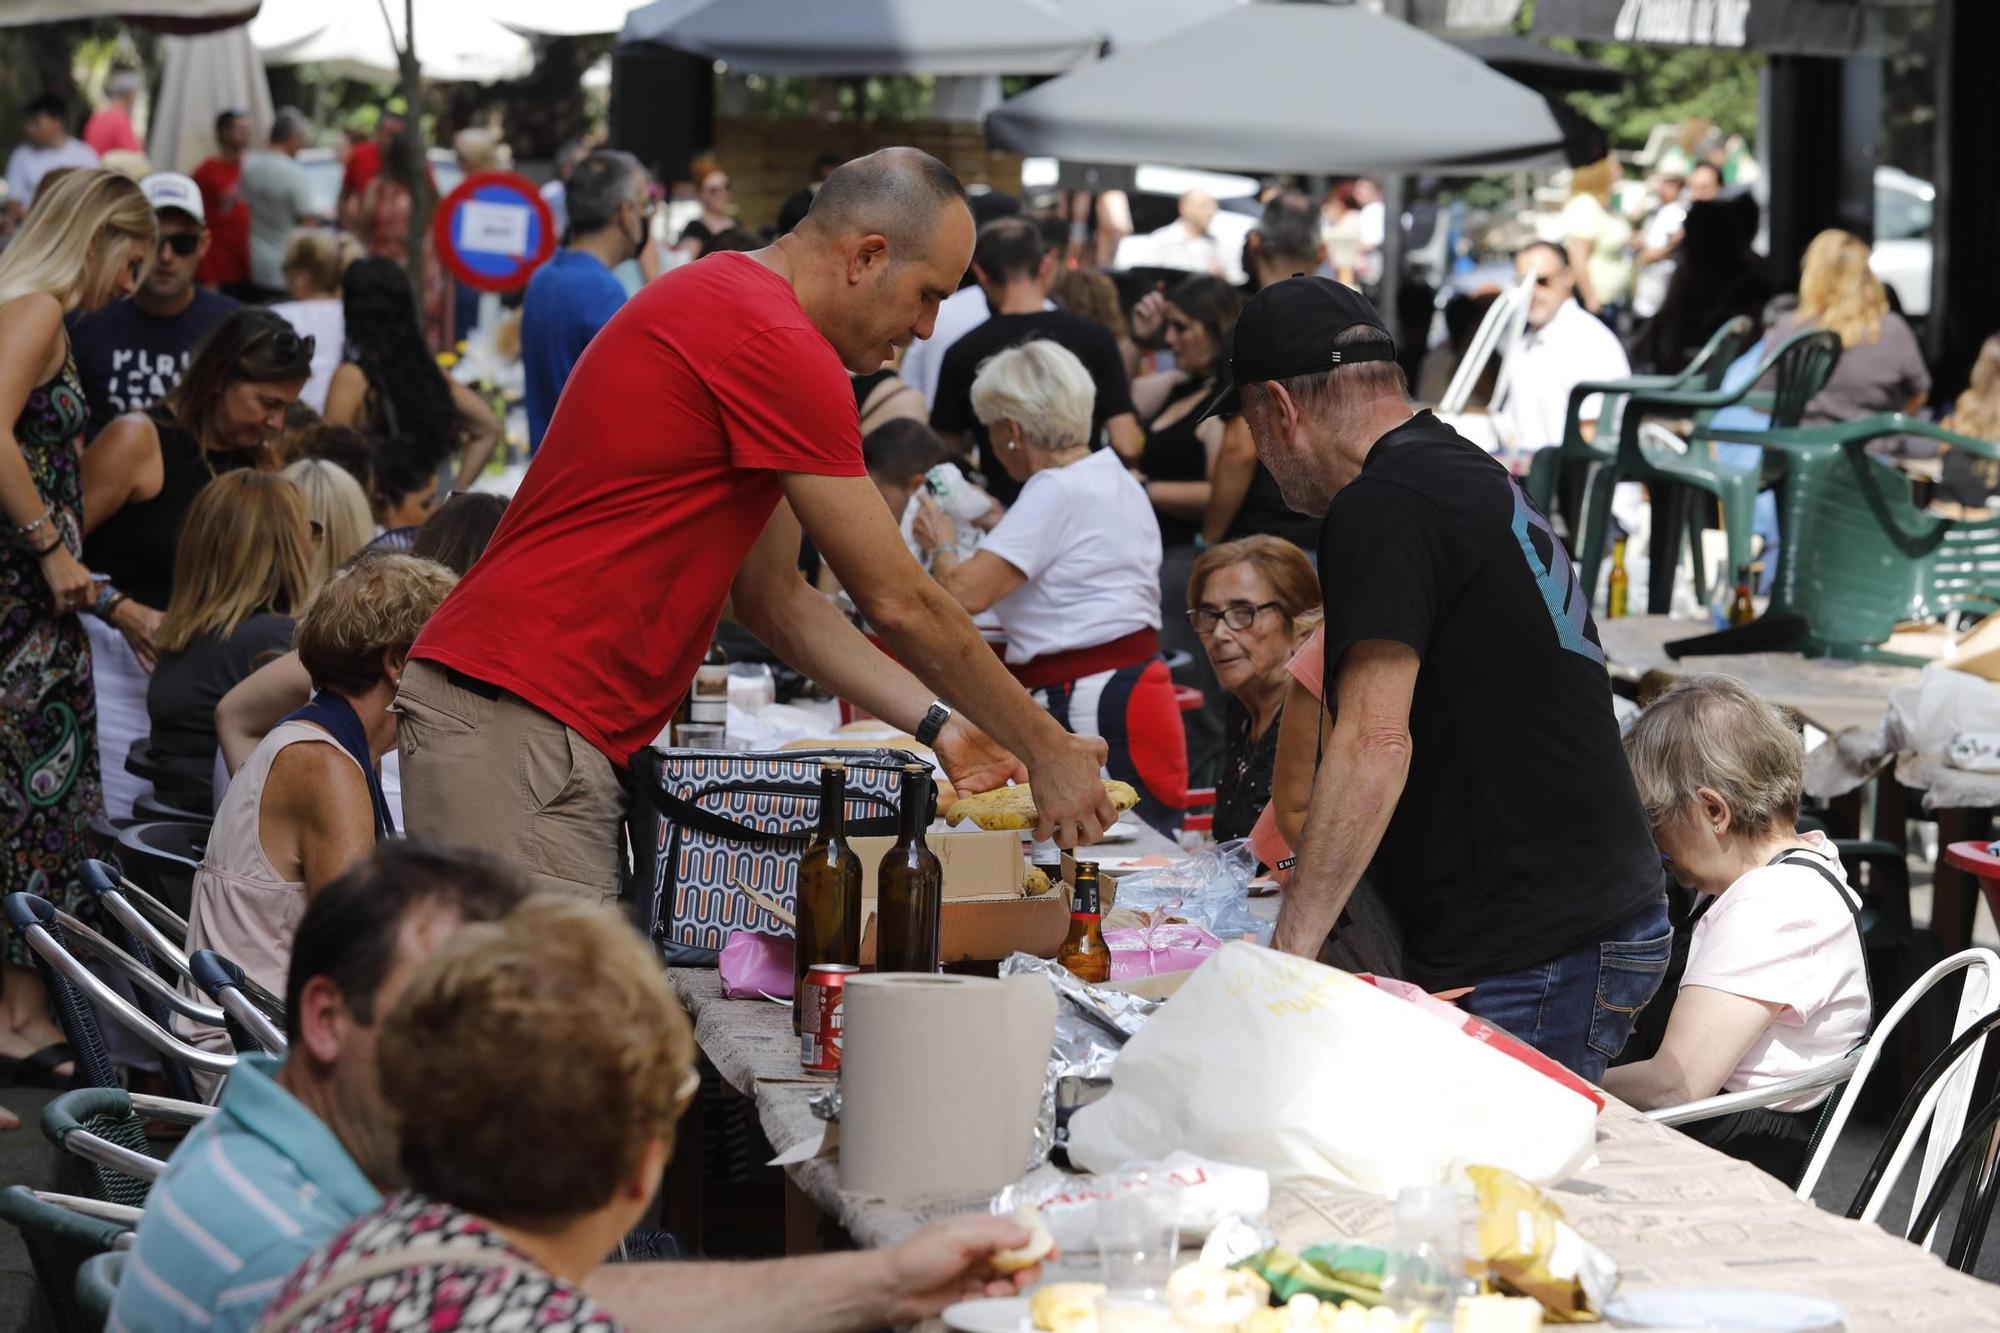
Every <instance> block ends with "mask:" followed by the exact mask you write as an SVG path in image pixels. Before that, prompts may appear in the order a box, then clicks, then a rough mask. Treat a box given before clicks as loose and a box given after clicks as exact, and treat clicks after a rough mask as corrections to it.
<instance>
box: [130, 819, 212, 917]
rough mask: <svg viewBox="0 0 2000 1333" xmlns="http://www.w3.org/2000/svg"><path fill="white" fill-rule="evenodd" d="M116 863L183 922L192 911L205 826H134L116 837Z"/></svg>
mask: <svg viewBox="0 0 2000 1333" xmlns="http://www.w3.org/2000/svg"><path fill="white" fill-rule="evenodd" d="M118 846H119V848H120V849H121V855H120V856H119V861H120V863H121V864H122V865H123V866H124V867H125V870H126V872H127V873H128V874H129V875H130V876H131V877H132V878H133V879H134V880H136V881H137V882H138V884H139V886H140V887H141V888H143V889H145V890H146V891H147V892H148V893H150V894H152V895H153V896H154V897H155V898H158V899H159V900H160V901H161V902H163V903H165V904H166V905H167V906H168V907H170V908H172V909H173V910H174V911H175V912H176V913H177V914H179V915H180V916H181V917H182V918H183V919H185V918H187V917H188V916H190V915H192V914H193V911H194V872H195V871H197V870H199V869H200V868H201V858H202V856H203V855H204V854H205V853H206V852H207V850H208V825H206V824H194V823H187V822H174V823H153V824H134V825H132V826H131V827H130V828H126V829H122V830H120V831H119V834H118Z"/></svg>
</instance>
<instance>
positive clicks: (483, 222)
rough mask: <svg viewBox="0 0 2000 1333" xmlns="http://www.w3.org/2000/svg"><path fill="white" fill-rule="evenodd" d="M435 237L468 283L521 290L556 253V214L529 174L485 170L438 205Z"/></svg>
mask: <svg viewBox="0 0 2000 1333" xmlns="http://www.w3.org/2000/svg"><path fill="white" fill-rule="evenodd" d="M432 237H433V239H434V240H435V241H436V243H437V252H438V258H439V259H441V260H443V261H444V266H445V268H446V270H447V271H449V272H450V273H451V275H452V276H453V277H455V278H457V279H458V280H459V281H460V282H462V283H464V284H465V285H466V286H468V287H473V288H476V289H477V290H479V291H482V292H511V291H518V290H519V289H520V288H522V287H525V286H527V284H528V279H529V278H530V277H532V276H533V275H534V272H535V270H536V269H538V268H540V267H541V266H542V265H543V264H544V263H546V262H548V258H549V256H550V255H552V254H554V253H555V250H556V219H555V214H554V213H552V212H550V211H549V206H548V202H547V201H546V200H544V199H543V198H542V194H541V191H540V190H538V189H536V188H535V184H534V182H533V181H531V180H529V179H528V178H527V177H526V176H522V175H518V174H516V173H515V172H512V171H481V172H476V173H474V174H473V175H471V176H468V177H466V178H465V179H464V180H463V181H461V182H460V183H459V185H458V188H457V189H455V190H453V191H452V192H451V193H450V194H448V195H446V196H445V198H444V200H443V202H442V203H440V204H439V205H438V211H437V218H436V220H435V221H434V222H433V223H432Z"/></svg>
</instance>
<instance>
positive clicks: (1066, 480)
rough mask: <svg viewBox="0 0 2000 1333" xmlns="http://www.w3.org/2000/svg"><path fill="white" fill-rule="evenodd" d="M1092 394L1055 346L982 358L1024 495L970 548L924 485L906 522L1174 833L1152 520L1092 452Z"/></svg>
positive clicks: (1040, 690) (1041, 691) (1046, 692)
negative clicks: (967, 552)
mask: <svg viewBox="0 0 2000 1333" xmlns="http://www.w3.org/2000/svg"><path fill="white" fill-rule="evenodd" d="M1096 392H1097V390H1096V386H1095V385H1094V384H1093V383H1092V382H1091V378H1090V372H1089V371H1087V370H1085V369H1084V367H1083V363H1082V362H1081V361H1079V360H1077V358H1076V355H1075V353H1073V352H1071V351H1069V350H1068V349H1067V348H1065V347H1061V346H1058V345H1057V344H1055V343H1052V342H1047V341H1043V340H1037V341H1034V342H1029V343H1024V344H1023V345H1021V346H1019V347H1014V348H1009V349H1008V350H1007V351H1004V352H1001V353H1000V354H999V355H997V356H995V357H992V358H991V359H989V360H988V361H987V362H986V363H985V365H983V366H981V367H980V370H979V375H978V378H976V379H975V380H973V382H972V410H973V412H974V414H975V415H977V416H978V418H979V420H980V422H981V423H982V424H984V425H985V427H986V430H987V438H988V439H989V440H990V441H991V442H992V446H993V450H994V453H995V455H996V456H997V457H998V458H999V460H1000V464H1001V466H1002V467H1004V468H1005V469H1006V470H1007V475H1008V476H1010V477H1012V478H1014V479H1015V480H1016V481H1019V482H1021V483H1022V487H1021V494H1020V497H1019V498H1018V499H1016V500H1015V502H1014V506H1013V508H1011V509H1009V510H1008V511H1007V513H1006V516H1005V517H1003V518H1002V519H1001V520H1000V522H999V523H998V524H996V525H995V526H994V528H993V530H992V532H990V533H988V534H987V535H986V538H985V540H984V541H983V542H982V543H981V544H980V547H979V549H978V550H977V551H975V552H973V554H972V555H971V556H969V557H965V558H960V556H959V553H958V525H957V523H956V521H955V520H953V519H952V518H951V517H950V516H949V515H948V514H946V513H945V512H944V511H943V510H942V509H940V508H939V507H938V506H937V504H936V503H935V502H933V501H932V500H931V498H930V497H929V496H928V495H925V496H924V497H923V499H922V501H921V503H920V506H919V508H918V513H917V518H916V520H915V523H914V524H913V525H912V531H913V533H914V535H915V536H916V538H917V542H918V544H919V545H920V546H922V547H923V548H924V549H925V551H926V552H927V553H928V556H927V558H928V560H929V562H930V567H931V573H932V574H933V575H934V576H936V578H937V580H938V582H939V583H941V584H943V585H944V588H945V590H946V591H947V592H949V593H950V594H951V595H952V596H953V597H954V598H956V599H957V601H958V603H959V605H960V606H963V607H964V608H965V609H966V610H967V611H969V612H970V613H972V614H973V615H978V614H980V613H981V612H983V611H987V610H991V611H992V612H993V614H994V616H995V617H996V618H997V619H998V620H999V622H1000V628H1001V631H1002V633H1003V634H1004V635H1005V637H1006V641H1007V648H1006V658H1007V665H1008V668H1009V669H1010V670H1012V671H1013V673H1014V676H1015V678H1016V679H1018V680H1019V681H1020V682H1021V684H1023V685H1024V686H1026V687H1027V688H1028V690H1029V691H1030V692H1031V693H1033V694H1034V696H1035V697H1036V699H1037V700H1038V701H1039V702H1040V703H1041V704H1042V706H1043V707H1045V708H1047V709H1048V710H1049V712H1050V713H1052V714H1054V715H1055V718H1056V720H1057V721H1059V722H1061V723H1062V724H1063V725H1064V726H1066V727H1068V728H1069V730H1070V731H1071V732H1072V733H1074V734H1076V735H1079V736H1099V737H1102V738H1103V739H1104V741H1105V743H1106V744H1107V745H1108V746H1109V748H1110V758H1109V759H1108V760H1107V762H1106V769H1107V771H1108V772H1109V774H1110V776H1111V777H1113V778H1117V779H1119V780H1121V781H1124V782H1129V783H1131V784H1132V785H1133V786H1134V787H1136V788H1137V789H1138V791H1139V817H1140V818H1141V819H1144V820H1145V821H1146V822H1147V823H1149V824H1151V825H1153V826H1154V827H1155V828H1160V829H1171V828H1173V827H1175V826H1176V825H1177V824H1178V822H1179V811H1180V810H1181V808H1182V807H1183V806H1184V805H1185V804H1186V800H1187V741H1186V736H1185V733H1184V732H1183V731H1182V728H1181V719H1180V709H1179V706H1178V704H1177V702H1176V700H1175V698H1174V688H1173V680H1172V678H1171V677H1170V676H1169V675H1168V674H1167V665H1166V662H1165V660H1164V659H1162V658H1161V656H1160V525H1159V521H1158V520H1157V519H1156V518H1155V517H1154V516H1153V506H1152V505H1151V503H1149V502H1148V501H1147V499H1146V492H1145V490H1144V488H1142V487H1141V486H1140V484H1139V482H1138V481H1137V480H1136V479H1135V478H1134V477H1133V476H1132V474H1131V473H1130V472H1128V471H1127V470H1126V468H1125V464H1124V462H1123V460H1121V459H1120V458H1119V457H1118V455H1117V454H1116V453H1115V452H1114V451H1112V450H1109V449H1106V450H1102V451H1100V452H1097V453H1092V452H1091V449H1090V433H1091V432H1090V412H1091V405H1092V402H1093V400H1094V398H1095V396H1096Z"/></svg>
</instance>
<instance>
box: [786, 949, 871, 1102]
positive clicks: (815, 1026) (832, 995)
mask: <svg viewBox="0 0 2000 1333" xmlns="http://www.w3.org/2000/svg"><path fill="white" fill-rule="evenodd" d="M860 970H861V969H860V968H858V967H856V966H854V965H853V964H852V963H814V964H813V965H812V967H811V968H809V969H808V970H807V971H806V980H805V987H804V989H803V991H802V992H801V994H800V995H799V996H798V1004H799V1065H800V1067H801V1068H803V1069H804V1070H805V1071H806V1072H807V1073H808V1074H817V1075H819V1076H821V1077H824V1078H832V1077H833V1076H834V1075H835V1074H838V1073H839V1072H840V1029H841V1012H840V1011H841V1007H842V1006H841V1000H842V999H843V998H844V997H845V996H846V994H847V979H848V978H849V977H850V976H853V975H854V974H855V973H857V972H859V971H860Z"/></svg>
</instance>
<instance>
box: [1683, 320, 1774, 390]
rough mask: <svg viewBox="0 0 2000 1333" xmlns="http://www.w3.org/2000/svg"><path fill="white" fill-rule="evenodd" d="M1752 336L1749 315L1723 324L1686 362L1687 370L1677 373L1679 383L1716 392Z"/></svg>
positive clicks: (1753, 330)
mask: <svg viewBox="0 0 2000 1333" xmlns="http://www.w3.org/2000/svg"><path fill="white" fill-rule="evenodd" d="M1756 336H1757V326H1756V324H1755V323H1754V322H1753V321H1752V320H1751V318H1750V316H1748V315H1738V316H1736V317H1735V318H1734V319H1731V320H1729V321H1727V322H1726V323H1724V324H1723V326H1722V327H1721V328H1719V329H1717V330H1716V331H1715V332H1714V334H1712V335H1711V336H1710V337H1709V340H1708V342H1707V344H1706V345H1705V346H1703V347H1702V349H1701V351H1699V352H1697V353H1696V354H1695V358H1694V360H1692V361H1690V362H1688V367H1687V369H1686V370H1684V371H1682V372H1681V380H1682V382H1683V383H1684V384H1686V385H1687V386H1688V387H1690V388H1699V389H1701V390H1702V391H1703V392H1705V393H1713V392H1715V391H1716V390H1717V389H1720V388H1721V387H1722V377H1723V376H1724V375H1727V374H1728V373H1729V367H1730V366H1731V365H1732V364H1733V363H1734V362H1735V360H1736V358H1737V357H1739V356H1742V355H1743V349H1744V348H1746V347H1748V346H1749V345H1750V342H1751V340H1752V339H1753V338H1755V337H1756Z"/></svg>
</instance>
